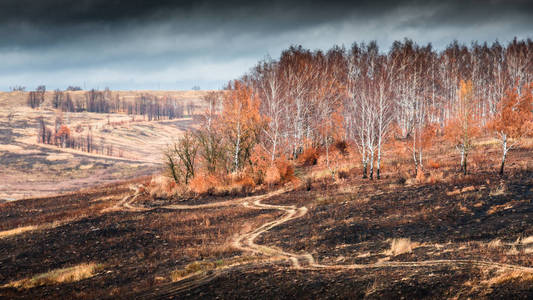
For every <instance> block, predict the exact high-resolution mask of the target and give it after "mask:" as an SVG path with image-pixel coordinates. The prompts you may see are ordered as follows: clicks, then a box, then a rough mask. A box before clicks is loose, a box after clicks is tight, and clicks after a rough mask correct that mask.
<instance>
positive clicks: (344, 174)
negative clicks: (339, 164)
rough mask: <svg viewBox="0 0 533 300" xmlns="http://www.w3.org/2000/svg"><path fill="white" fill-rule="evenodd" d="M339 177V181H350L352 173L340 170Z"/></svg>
mask: <svg viewBox="0 0 533 300" xmlns="http://www.w3.org/2000/svg"><path fill="white" fill-rule="evenodd" d="M337 176H339V179H348V178H350V172H349V171H347V170H339V171H338V172H337Z"/></svg>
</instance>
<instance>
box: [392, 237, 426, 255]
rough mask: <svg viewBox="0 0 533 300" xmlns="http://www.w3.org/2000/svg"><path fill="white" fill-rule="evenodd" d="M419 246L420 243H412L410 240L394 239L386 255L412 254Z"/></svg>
mask: <svg viewBox="0 0 533 300" xmlns="http://www.w3.org/2000/svg"><path fill="white" fill-rule="evenodd" d="M419 245H420V244H419V243H416V242H412V241H411V239H410V238H398V239H396V238H395V239H392V242H391V246H390V249H389V250H388V251H386V252H385V254H386V255H392V256H396V255H400V254H403V253H411V251H413V249H415V248H417V247H418V246H419Z"/></svg>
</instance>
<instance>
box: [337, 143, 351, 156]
mask: <svg viewBox="0 0 533 300" xmlns="http://www.w3.org/2000/svg"><path fill="white" fill-rule="evenodd" d="M334 146H335V148H337V150H339V152H340V153H341V154H342V155H343V156H346V155H348V143H347V142H346V141H345V140H339V141H336V142H335V144H334Z"/></svg>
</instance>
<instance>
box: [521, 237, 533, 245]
mask: <svg viewBox="0 0 533 300" xmlns="http://www.w3.org/2000/svg"><path fill="white" fill-rule="evenodd" d="M520 243H521V244H523V245H529V244H533V235H532V236H528V237H526V238H523V239H521V240H520Z"/></svg>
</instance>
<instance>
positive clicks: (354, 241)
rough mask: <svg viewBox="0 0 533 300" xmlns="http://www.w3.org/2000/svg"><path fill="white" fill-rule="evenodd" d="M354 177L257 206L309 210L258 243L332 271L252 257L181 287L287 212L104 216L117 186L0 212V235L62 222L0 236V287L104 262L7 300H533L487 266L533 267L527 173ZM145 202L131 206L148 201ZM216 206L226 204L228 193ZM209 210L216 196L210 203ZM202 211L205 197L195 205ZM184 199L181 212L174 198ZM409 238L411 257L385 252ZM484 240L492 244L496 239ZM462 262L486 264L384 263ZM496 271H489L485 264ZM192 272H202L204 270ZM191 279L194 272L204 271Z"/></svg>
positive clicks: (122, 189)
mask: <svg viewBox="0 0 533 300" xmlns="http://www.w3.org/2000/svg"><path fill="white" fill-rule="evenodd" d="M356 177H357V176H356V175H355V174H352V175H351V176H350V178H348V179H345V180H342V181H340V182H337V183H331V182H327V181H324V182H315V183H314V184H313V186H312V188H311V190H310V191H307V190H305V189H298V190H293V191H290V192H287V193H283V194H281V195H277V196H272V197H271V198H268V199H265V200H264V201H263V203H267V204H277V205H295V206H297V207H302V206H305V207H307V209H308V211H307V213H306V214H304V215H303V216H301V217H298V218H295V219H292V220H290V221H288V222H286V223H283V224H281V225H279V226H276V227H273V228H272V229H270V230H269V231H267V232H265V233H263V234H262V235H259V236H258V238H257V239H256V241H255V242H256V243H257V244H263V245H265V246H268V247H277V248H279V249H283V250H284V251H288V252H292V253H296V254H307V253H309V254H311V255H312V256H313V258H314V259H315V261H316V262H317V263H320V264H321V265H328V266H333V265H336V266H339V265H340V266H343V265H352V264H361V265H364V266H369V267H362V268H358V269H341V268H331V269H330V268H316V267H306V266H303V268H301V269H298V268H295V267H294V266H293V265H290V264H289V262H288V261H287V260H283V259H281V260H276V261H271V262H270V263H265V262H264V261H263V262H261V261H257V260H258V259H259V260H260V259H261V258H262V257H264V256H263V255H261V254H256V255H254V257H255V259H256V260H251V262H250V263H248V264H244V265H242V266H239V267H234V268H232V267H228V268H226V269H223V270H222V271H212V270H211V271H205V272H204V273H203V275H201V276H204V277H202V278H204V279H203V280H198V281H197V282H198V284H194V285H191V286H190V287H188V288H183V284H182V282H175V283H173V282H172V280H171V279H172V274H173V271H176V270H182V269H184V268H187V266H188V265H190V264H191V263H194V262H198V261H202V262H211V263H217V264H218V263H220V264H224V261H228V260H231V259H236V258H239V257H246V256H250V255H251V254H250V253H244V251H241V250H239V249H236V248H235V247H234V246H233V245H232V244H231V243H230V241H231V239H232V237H234V236H235V235H239V234H243V233H246V232H250V231H251V230H252V229H254V228H258V227H259V226H260V225H262V224H265V223H266V222H269V221H272V220H275V219H278V218H280V217H281V216H282V214H283V212H282V211H279V210H274V209H252V208H246V207H243V206H238V205H232V206H223V207H219V208H197V209H191V210H171V209H167V208H165V207H164V206H163V205H166V204H169V203H172V201H161V203H160V204H161V206H160V207H157V206H158V202H154V203H153V204H152V208H151V209H150V210H146V211H127V210H116V209H115V210H113V209H111V210H107V211H106V209H108V208H111V207H114V206H115V205H116V204H117V203H119V202H120V201H121V200H123V199H125V197H128V195H130V196H131V194H132V193H133V192H132V191H131V190H130V189H129V186H130V185H131V183H128V184H126V185H115V186H110V187H108V188H103V189H99V190H94V191H87V192H83V193H78V194H71V195H68V196H60V197H52V198H43V199H32V200H23V201H17V202H11V203H4V204H0V220H1V221H0V228H1V229H2V230H8V229H13V228H17V227H20V226H27V225H40V224H45V223H47V224H48V223H49V222H53V221H56V220H58V219H60V220H61V219H63V220H67V221H66V222H65V223H60V224H58V225H57V226H52V227H46V228H44V229H37V230H33V231H29V232H25V233H21V234H18V235H12V236H8V237H3V238H0V286H2V285H5V284H7V283H9V282H11V281H13V280H18V279H22V278H31V277H32V276H35V275H37V274H39V273H43V272H46V271H49V270H54V269H58V268H64V267H68V266H72V265H76V264H80V263H86V262H96V263H100V264H103V265H104V267H103V270H101V271H99V272H98V273H97V274H95V275H94V276H93V277H91V278H87V279H83V280H81V281H78V282H72V283H65V284H60V285H45V286H40V287H35V288H31V289H22V290H17V289H15V288H6V287H3V288H1V287H0V297H4V298H28V299H35V298H49V299H50V298H130V299H131V298H137V297H139V298H168V297H174V298H198V299H201V298H217V297H218V298H259V299H273V298H285V299H287V298H291V299H293V298H365V297H366V298H371V299H372V298H380V299H383V298H404V299H412V298H453V297H459V298H468V297H473V298H524V299H526V298H531V297H533V285H532V284H531V283H533V276H530V275H523V274H521V273H520V274H518V275H517V274H515V273H513V272H515V271H513V270H508V269H501V268H500V267H498V265H497V264H496V263H504V264H508V265H515V266H525V267H533V251H531V250H532V249H533V242H531V244H530V243H529V242H528V243H522V242H520V241H517V240H518V239H519V238H520V239H525V238H527V237H530V236H533V218H531V215H532V214H533V205H532V203H531V200H533V173H532V172H531V171H527V170H526V171H516V172H514V173H512V174H510V175H508V176H506V177H504V178H499V177H497V176H495V175H494V174H491V173H480V174H477V175H476V176H467V177H458V178H457V179H456V180H448V181H446V182H444V183H436V184H420V185H418V184H411V185H404V184H399V183H397V180H396V179H393V178H390V179H384V180H381V181H375V182H370V181H363V180H360V179H357V178H356ZM147 197H148V196H147V195H140V197H139V199H138V200H137V202H136V203H137V204H138V205H141V204H142V203H145V204H147V203H148V202H149V198H147ZM222 199H224V200H225V199H226V198H225V197H223V198H222ZM217 201H218V200H217ZM198 202H200V203H210V202H213V199H208V200H204V199H202V200H200V201H198ZM180 204H184V203H182V202H180ZM398 238H409V239H410V240H411V242H412V243H413V244H412V249H411V251H410V252H409V251H407V252H405V253H400V254H397V255H396V254H391V253H388V252H387V251H388V250H389V249H390V247H391V241H392V240H393V239H398ZM491 242H492V243H491ZM429 260H446V261H447V260H465V261H466V260H468V261H483V262H487V263H486V264H484V265H479V264H475V263H472V264H470V263H467V262H463V263H454V262H453V261H451V262H449V263H443V264H439V265H423V264H420V265H417V264H414V265H412V266H404V267H397V266H387V265H381V266H380V265H379V264H377V265H376V264H375V263H379V262H402V261H403V262H421V263H422V262H424V261H429ZM491 262H493V263H494V266H491V265H490V263H491ZM200 274H202V273H201V272H200ZM199 276H200V275H199Z"/></svg>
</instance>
